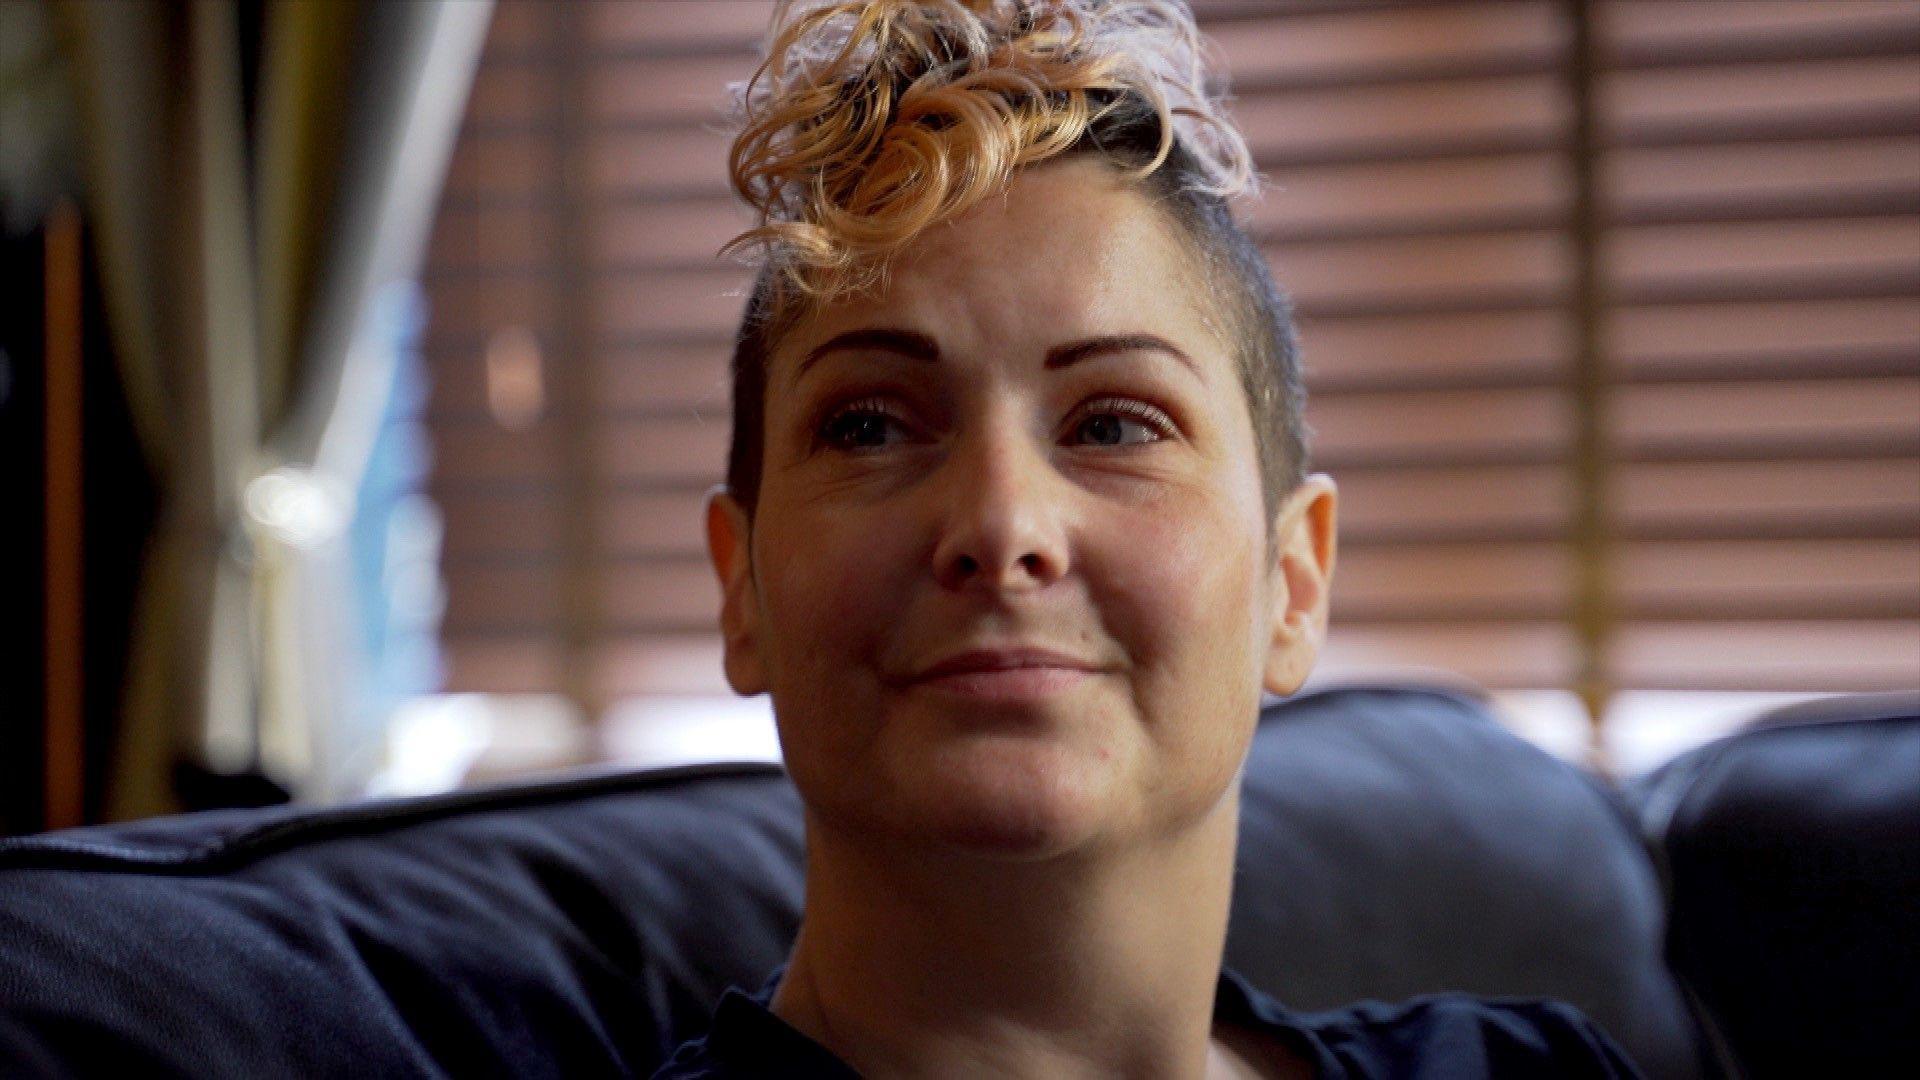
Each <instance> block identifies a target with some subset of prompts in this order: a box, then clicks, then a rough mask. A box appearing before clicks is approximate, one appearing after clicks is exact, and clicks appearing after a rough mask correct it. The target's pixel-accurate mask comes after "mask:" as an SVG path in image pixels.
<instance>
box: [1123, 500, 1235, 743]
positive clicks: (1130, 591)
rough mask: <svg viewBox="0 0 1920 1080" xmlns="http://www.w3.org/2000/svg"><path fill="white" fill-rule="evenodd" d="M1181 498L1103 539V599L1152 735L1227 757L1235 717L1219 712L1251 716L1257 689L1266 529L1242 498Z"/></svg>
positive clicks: (1145, 721)
mask: <svg viewBox="0 0 1920 1080" xmlns="http://www.w3.org/2000/svg"><path fill="white" fill-rule="evenodd" d="M1178 501H1179V502H1180V505H1178V506H1174V505H1168V506H1165V507H1164V508H1161V509H1160V511H1159V512H1156V513H1154V514H1151V515H1142V516H1140V517H1139V518H1136V519H1134V520H1133V521H1132V522H1131V523H1130V524H1129V525H1128V527H1126V528H1124V529H1115V530H1112V532H1111V533H1110V534H1109V535H1108V536H1107V537H1106V539H1105V542H1104V547H1105V550H1104V551H1103V555H1104V556H1105V557H1104V559H1103V560H1102V561H1103V563H1104V565H1105V566H1106V567H1107V569H1108V573H1106V574H1103V575H1102V579H1103V580H1104V582H1105V585H1106V589H1105V591H1106V593H1107V595H1106V596H1105V597H1104V598H1103V601H1102V602H1101V604H1100V607H1101V610H1102V612H1103V615H1104V617H1105V619H1106V620H1107V623H1108V626H1107V630H1108V632H1109V633H1111V634H1112V635H1113V636H1114V637H1115V638H1116V639H1118V640H1119V641H1120V642H1121V643H1122V644H1123V646H1124V647H1125V648H1126V649H1127V651H1128V653H1129V655H1130V657H1131V659H1132V661H1133V663H1134V665H1135V679H1134V692H1135V694H1136V696H1137V705H1138V707H1139V708H1140V710H1141V714H1142V715H1141V719H1142V721H1143V722H1144V723H1145V724H1146V725H1147V728H1148V732H1149V737H1150V738H1151V739H1153V740H1154V741H1155V742H1156V743H1158V744H1160V745H1161V746H1162V747H1163V749H1166V750H1168V751H1170V752H1174V753H1176V755H1178V756H1181V757H1185V756H1188V755H1191V754H1199V755H1201V756H1203V757H1207V758H1214V757H1218V758H1220V760H1221V761H1222V762H1227V761H1228V759H1230V758H1232V757H1233V754H1232V750H1233V747H1232V746H1231V745H1229V744H1231V743H1232V742H1233V740H1234V739H1236V738H1237V737H1238V736H1237V734H1236V733H1237V731H1238V727H1239V725H1234V724H1230V723H1223V722H1222V720H1223V718H1230V717H1235V716H1240V715H1242V714H1245V715H1246V716H1248V717H1249V718H1250V717H1251V716H1252V715H1253V712H1254V710H1255V709H1256V708H1257V706H1258V702H1259V697H1260V671H1261V659H1262V658H1261V656H1260V655H1259V644H1260V641H1261V637H1260V634H1259V633H1258V628H1259V622H1260V620H1259V619H1258V617H1257V608H1258V605H1259V604H1260V603H1261V594H1260V592H1259V591H1258V590H1259V585H1260V580H1261V579H1260V577H1259V570H1260V553H1261V551H1262V550H1263V546H1264V536H1263V534H1261V533H1260V532H1259V531H1258V525H1259V516H1258V513H1257V512H1254V513H1251V514H1249V513H1248V512H1247V511H1246V510H1245V509H1244V508H1243V506H1242V504H1240V503H1239V502H1238V501H1237V500H1234V499H1227V498H1220V497H1217V496H1214V495H1210V496H1209V497H1202V498H1194V499H1186V500H1178ZM1256 505H1257V504H1256ZM1249 722H1250V721H1249ZM1175 747H1182V748H1184V749H1183V750H1175V749H1174V748H1175Z"/></svg>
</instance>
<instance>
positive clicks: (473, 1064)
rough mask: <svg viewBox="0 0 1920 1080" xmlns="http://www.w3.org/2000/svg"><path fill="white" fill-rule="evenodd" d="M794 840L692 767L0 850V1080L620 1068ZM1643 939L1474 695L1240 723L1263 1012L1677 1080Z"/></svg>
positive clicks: (1239, 899)
mask: <svg viewBox="0 0 1920 1080" xmlns="http://www.w3.org/2000/svg"><path fill="white" fill-rule="evenodd" d="M800 818H801V815H800V807H799V803H798V800H797V798H796V796H795V794H794V791H793V789H792V786H791V785H790V784H789V783H788V782H787V780H786V779H785V777H784V776H783V775H782V774H781V773H780V771H779V770H778V769H776V768H772V767H766V766H711V767H692V768H675V769H657V770H650V771H645V772H639V773H633V772H625V773H612V774H601V775H576V776H570V777H567V778H563V779H557V780H551V781H546V782H541V783H533V784H522V785H516V786H513V787H508V788H502V789H497V790H492V791H482V792H470V793H460V794H453V795H447V796H439V797H432V798H424V799H407V800H389V801H383V802H372V803H363V804H357V805H352V806H345V807H336V808H329V809H321V810H301V809H290V808H278V809H274V810H268V811H242V812H217V813H209V814H196V815H187V816H183V817H178V818H171V819H164V820H160V821H154V822H145V823H138V824H133V825H124V826H113V827H101V828H92V829H80V830H72V831H68V832H64V833H50V834H45V835H42V836H37V837H28V838H22V839H15V840H5V841H0V942H3V943H4V946H3V947H0V1062H10V1063H13V1064H14V1065H15V1068H16V1071H22V1072H25V1073H27V1074H29V1075H33V1074H37V1073H43V1072H44V1073H51V1074H66V1073H69V1072H80V1073H83V1074H91V1073H93V1072H96V1071H103V1070H105V1069H107V1068H108V1067H113V1068H114V1069H115V1071H120V1070H123V1069H124V1068H126V1067H127V1066H128V1065H129V1064H130V1063H145V1065H146V1069H145V1071H147V1072H152V1073H155V1074H162V1075H164V1074H174V1075H192V1076H236V1077H239V1076H249V1077H257V1076H267V1075H303V1076H334V1075H340V1076H346V1075H352V1076H356V1077H358V1076H390V1075H391V1076H416V1075H423V1076H433V1075H448V1074H451V1075H460V1076H488V1075H502V1076H505V1075H512V1076H519V1077H539V1076H556V1077H558V1076H567V1077H591V1076H623V1075H636V1074H637V1075H642V1076H644V1075H646V1074H647V1073H648V1072H650V1071H651V1069H652V1068H653V1067H654V1065H655V1064H656V1063H657V1062H658V1061H659V1060H660V1059H661V1058H662V1057H663V1056H664V1054H665V1053H666V1052H668V1051H669V1050H670V1049H671V1048H672V1047H673V1046H674V1045H676V1044H677V1043H678V1042H679V1041H681V1040H683V1039H685V1038H688V1037H690V1036H691V1035H693V1034H696V1033H697V1032H698V1031H699V1030H701V1029H702V1028H703V1027H704V1025H705V1024H706V1022H707V1018H708V1016H709V1011H710V1009H711V1007H712V1005H713V1003H714V1002H715V1000H716V999H717V998H718V996H719V994H720V992H721V991H722V990H724V989H725V988H726V986H728V985H729V984H742V985H747V986H756V985H758V984H759V983H760V981H761V980H762V979H763V978H764V976H765V975H766V973H767V972H768V971H769V970H771V969H772V968H773V967H774V966H775V965H776V964H778V963H779V962H780V961H781V960H782V959H783V958H784V956H785V952H786V949H787V947H788V946H789V944H790V943H791V941H792V937H793V934H794V931H795V929H796V927H797V925H798V918H799V903H800V897H801V885H802V872H803V840H802V832H801V824H800ZM1662 933H1663V914H1662V909H1661V898H1660V892H1659V886H1658V881H1657V879H1656V877H1655V874H1654V870H1653V867H1652V865H1651V863H1650V862H1649V861H1647V859H1646V858H1645V857H1644V853H1643V851H1642V849H1641V847H1640V846H1639V843H1638V839H1637V836H1636V834H1635V833H1634V831H1633V830H1632V828H1630V823H1629V821H1628V820H1627V818H1626V817H1625V815H1624V814H1623V812H1622V810H1621V807H1620V804H1619V803H1617V802H1616V801H1615V799H1614V797H1613V796H1612V795H1611V794H1610V793H1608V792H1607V791H1606V790H1604V789H1602V788H1601V787H1600V786H1598V785H1596V784H1595V783H1593V782H1592V781H1590V780H1589V779H1588V778H1587V777H1586V776H1585V775H1584V774H1582V773H1580V772H1579V771H1578V770H1575V769H1573V768H1571V767H1569V766H1567V765H1565V764H1563V763H1561V762H1559V761H1557V760H1555V759H1553V758H1551V757H1549V756H1548V755H1546V754H1543V753H1541V752H1539V751H1538V750H1536V749H1534V748H1533V747H1532V746H1530V745H1528V744H1526V743H1524V742H1523V741H1521V740H1519V739H1516V738H1514V737H1513V736H1511V735H1509V734H1507V733H1506V732H1505V731H1503V730H1502V729H1501V728H1500V727H1499V726H1498V724H1496V723H1495V722H1494V721H1493V720H1492V719H1491V718H1490V717H1489V715H1488V714H1487V712H1486V710H1485V707H1484V703H1482V702H1479V701H1476V700H1474V699H1471V698H1468V697H1465V696H1462V695H1460V694H1457V693H1452V692H1447V691H1442V690H1436V689H1424V688H1414V687H1350V688H1343V689H1336V690H1329V691H1323V692H1320V693H1314V694H1307V695H1303V696H1301V697H1297V698H1294V699H1292V700H1290V701H1287V702H1285V703H1282V704H1278V705H1274V706H1270V707H1268V708H1267V709H1266V710H1264V711H1263V716H1262V722H1261V725H1260V728H1259V731H1258V733H1257V735H1256V737H1255V742H1254V747H1253V751H1252V753H1251V755H1250V757H1249V760H1248V765H1247V771H1246V780H1245V787H1244V795H1243V809H1242V827H1241V842H1240V854H1239V865H1238V872H1237V877H1236V884H1235V896H1234V909H1233V918H1232V924H1231V927H1230V933H1229V939H1228V947H1227V952H1228V957H1227V959H1228V963H1229V964H1231V965H1233V966H1234V967H1236V968H1237V969H1238V970H1240V971H1241V972H1242V973H1244V974H1245V975H1247V976H1248V977H1249V978H1250V979H1252V980H1253V981H1254V982H1255V983H1256V984H1258V985H1260V986H1261V987H1262V988H1264V989H1266V990H1268V991H1269V992H1271V993H1275V994H1276V995H1278V996H1279V997H1280V998H1281V999H1282V1000H1284V1001H1288V1002H1289V1003H1291V1004H1293V1005H1296V1006H1299V1007H1306V1008H1311V1007H1316V1006H1323V1005H1334V1004H1339V1003H1344V1002H1346V1001H1350V1000H1355V999H1359V998H1366V997H1373V998H1383V999H1397V998H1402V997H1406V996H1410V995H1413V994H1418V993H1424V992H1432V991H1442V990H1465V991H1473V992H1479V993H1488V994H1520V995H1539V996H1550V997H1556V998H1562V999H1565V1000H1568V1001H1571V1002H1573V1003H1574V1004H1575V1005H1578V1006H1579V1007H1580V1008H1582V1009H1583V1010H1585V1011H1586V1012H1587V1013H1589V1014H1590V1015H1591V1016H1593V1017H1594V1018H1595V1019H1596V1020H1597V1021H1599V1022H1600V1023H1601V1024H1602V1025H1603V1026H1604V1027H1606V1028H1607V1029H1608V1030H1609V1032H1611V1033H1612V1034H1613V1035H1614V1037H1615V1038H1616V1039H1618V1040H1619V1041H1620V1042H1621V1043H1622V1045H1623V1046H1625V1047H1626V1048H1627V1050H1628V1051H1629V1053H1631V1054H1632V1055H1634V1056H1635V1058H1636V1059H1637V1060H1638V1061H1639V1062H1640V1063H1641V1064H1642V1066H1643V1067H1644V1068H1646V1069H1647V1070H1648V1072H1649V1073H1650V1075H1654V1076H1677V1077H1684V1076H1693V1075H1696V1074H1697V1072H1698V1062H1699V1060H1700V1058H1699V1048H1698V1043H1697V1037H1696V1034H1695V1029H1694V1027H1693V1024H1692V1021H1691V1019H1690V1017H1689V1014H1688V1010H1687V1008H1686V1006H1685V1005H1684V1004H1683V1000H1682V996H1681V993H1680V991H1679V989H1678V988H1677V986H1676V985H1675V984H1674V983H1673V981H1672V980H1671V979H1670V977H1669V976H1668V974H1667V972H1666V969H1665V968H1664V966H1663V964H1662V962H1661V956H1660V952H1661V945H1662V940H1663V937H1662ZM0 1071H6V1070H0Z"/></svg>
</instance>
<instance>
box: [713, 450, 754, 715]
mask: <svg viewBox="0 0 1920 1080" xmlns="http://www.w3.org/2000/svg"><path fill="white" fill-rule="evenodd" d="M749 536H750V530H749V529H748V526H747V512H746V511H745V510H744V509H743V508H742V507H741V506H740V501H739V500H738V499H735V498H734V497H733V494H732V493H731V492H729V491H728V490H727V489H726V488H724V487H719V488H715V489H713V491H711V492H709V493H708V495H707V555H708V557H709V558H711V559H712V560H713V572H714V574H715V575H717V576H718V577H719V578H720V631H721V636H722V638H723V639H724V641H725V645H726V670H727V684H728V685H729V686H731V687H733V691H734V693H736V694H740V695H742V696H751V695H754V694H761V693H765V692H766V689H767V678H766V672H765V670H764V668H763V667H762V665H761V661H760V598H759V597H758V596H757V595H755V593H754V588H753V559H752V557H751V555H750V553H749V551H748V538H749Z"/></svg>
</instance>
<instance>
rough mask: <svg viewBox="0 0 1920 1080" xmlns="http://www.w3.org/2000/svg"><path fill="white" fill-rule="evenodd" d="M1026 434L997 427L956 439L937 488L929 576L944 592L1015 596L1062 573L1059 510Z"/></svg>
mask: <svg viewBox="0 0 1920 1080" xmlns="http://www.w3.org/2000/svg"><path fill="white" fill-rule="evenodd" d="M1029 442H1030V436H1028V435H1027V434H1025V433H1020V434H1014V433H1012V432H1010V431H1006V430H1004V429H1002V430H1001V431H999V432H996V433H988V432H985V431H982V432H979V433H977V435H976V437H975V438H972V439H962V440H961V442H960V445H958V446H956V447H955V448H954V452H953V455H952V456H951V457H950V458H948V460H947V462H946V463H945V464H944V466H943V468H944V469H945V470H946V471H947V472H948V476H947V477H946V480H947V482H946V483H945V484H942V485H939V488H940V498H941V499H942V502H943V506H942V508H941V518H940V521H941V532H940V539H939V541H938V543H937V544H936V546H935V549H934V555H933V571H934V576H935V578H936V579H937V580H938V581H939V583H940V584H941V586H943V587H945V588H948V589H956V590H959V589H983V590H987V591H992V592H1022V591H1027V590H1032V589H1038V588H1044V587H1045V586H1047V585H1049V584H1052V583H1053V582H1055V581H1058V580H1059V579H1060V578H1061V577H1062V576H1063V575H1064V574H1066V572H1067V563H1068V556H1067V548H1068V543H1067V524H1066V515H1067V509H1068V507H1067V505H1066V502H1065V498H1064V496H1065V493H1064V492H1062V491H1060V490H1059V488H1058V486H1057V485H1056V484H1055V481H1056V480H1057V479H1058V478H1057V477H1056V476H1055V475H1054V471H1053V466H1052V463H1051V462H1049V461H1048V460H1047V456H1046V454H1044V453H1043V452H1041V451H1040V450H1039V448H1037V447H1034V446H1032V445H1029Z"/></svg>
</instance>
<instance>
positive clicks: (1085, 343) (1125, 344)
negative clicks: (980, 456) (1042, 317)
mask: <svg viewBox="0 0 1920 1080" xmlns="http://www.w3.org/2000/svg"><path fill="white" fill-rule="evenodd" d="M858 350H866V351H870V352H884V353H892V354H894V355H895V356H900V357H904V358H906V359H908V360H919V361H923V362H926V363H935V362H938V361H939V359H940V345H939V343H938V342H936V341H934V340H933V339H932V338H930V337H928V336H927V335H925V334H922V333H919V332H917V331H914V330H901V329H897V328H894V327H885V326H874V327H867V328H864V329H860V330H849V331H847V332H846V333H844V334H836V335H834V336H833V337H831V338H828V339H827V340H826V341H824V342H822V343H820V344H819V345H816V346H814V347H813V348H812V349H810V350H808V352H807V355H806V356H804V357H802V358H801V360H800V366H799V367H798V368H796V369H794V373H793V379H794V381H795V382H798V381H800V377H801V376H802V375H804V374H806V372H807V369H808V368H809V367H811V366H813V364H814V363H815V362H816V361H818V360H819V359H820V358H821V357H823V356H826V355H827V354H828V353H834V352H844V351H858ZM1123 352H1158V353H1164V354H1166V355H1167V356H1170V357H1172V358H1173V359H1175V360H1178V361H1179V362H1180V363H1182V364H1185V365H1186V366H1187V367H1188V368H1189V369H1190V370H1192V372H1193V374H1194V375H1195V376H1196V377H1201V376H1200V365H1199V364H1197V363H1195V362H1194V360H1193V358H1192V357H1190V356H1188V355H1187V354H1186V353H1184V352H1182V351H1181V350H1180V349H1179V348H1178V347H1176V346H1175V345H1174V344H1173V343H1172V342H1170V341H1168V340H1166V339H1165V338H1162V337H1157V336H1155V335H1153V334H1106V335H1102V336H1100V337H1091V338H1085V339H1083V340H1080V341H1070V342H1067V343H1066V344H1064V345H1055V346H1054V347H1053V348H1051V349H1048V350H1047V356H1046V361H1045V367H1046V368H1047V370H1049V371H1053V370H1057V369H1059V368H1064V367H1072V366H1073V365H1074V364H1077V363H1080V362H1081V361H1082V360H1090V359H1092V358H1093V357H1096V356H1104V355H1107V354H1109V353H1123ZM1202 379H1203V381H1204V377H1202Z"/></svg>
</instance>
